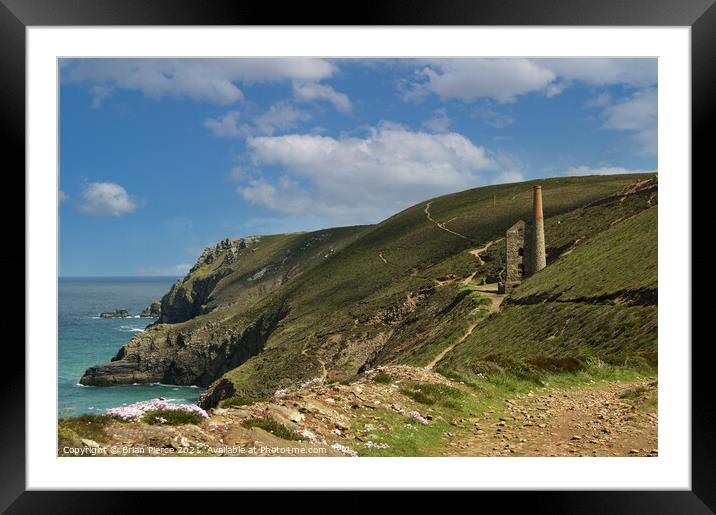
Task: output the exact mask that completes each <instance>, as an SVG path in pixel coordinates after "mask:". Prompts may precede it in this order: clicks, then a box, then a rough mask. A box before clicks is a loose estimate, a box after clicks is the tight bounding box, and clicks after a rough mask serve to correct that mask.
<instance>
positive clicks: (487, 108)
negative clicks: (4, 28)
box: [472, 102, 515, 129]
mask: <svg viewBox="0 0 716 515" xmlns="http://www.w3.org/2000/svg"><path fill="white" fill-rule="evenodd" d="M472 116H473V117H474V118H476V119H478V120H480V121H481V122H483V123H484V124H486V125H489V126H490V127H494V128H496V129H503V128H505V127H507V126H508V125H511V124H512V123H513V122H514V121H515V120H514V118H513V117H512V116H511V115H509V114H507V113H503V112H501V111H498V110H496V109H494V108H493V107H492V105H491V104H490V103H489V102H487V103H485V104H484V105H482V106H479V107H476V108H475V109H473V111H472Z"/></svg>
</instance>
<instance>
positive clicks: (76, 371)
mask: <svg viewBox="0 0 716 515" xmlns="http://www.w3.org/2000/svg"><path fill="white" fill-rule="evenodd" d="M175 280H176V279H175V278H171V277H169V278H167V277H157V278H154V277H151V278H150V277H131V278H81V279H80V278H71V279H70V278H62V279H60V282H59V349H58V351H59V360H58V404H57V407H58V416H73V415H79V414H81V413H104V411H105V410H106V409H107V408H112V407H115V406H121V405H124V404H131V403H133V402H137V401H143V400H151V399H156V398H158V397H164V398H165V399H167V400H168V401H171V402H176V403H194V402H196V401H197V400H198V399H199V394H200V393H201V392H202V391H203V389H202V388H198V387H189V386H173V385H160V384H152V385H127V386H110V387H94V386H80V385H79V380H80V377H82V374H83V373H84V371H85V370H86V369H87V368H88V367H90V366H92V365H96V364H98V363H106V362H108V361H109V360H110V359H111V358H112V356H114V355H115V354H116V353H117V351H118V350H119V348H120V347H121V346H122V345H123V344H125V343H127V342H128V341H129V340H130V338H131V337H132V336H133V335H135V334H137V332H138V331H142V330H143V329H144V328H145V327H146V326H147V325H149V324H151V323H152V322H154V319H151V318H138V317H137V318H106V319H102V318H99V314H100V313H101V312H102V311H113V310H115V309H126V310H128V311H129V313H130V314H132V315H138V314H139V312H140V311H142V309H144V308H145V307H147V306H148V305H149V303H150V302H151V301H153V300H155V299H158V298H160V297H161V296H162V295H164V294H165V293H166V292H167V291H168V290H169V287H170V286H171V285H172V283H173V282H174V281H175Z"/></svg>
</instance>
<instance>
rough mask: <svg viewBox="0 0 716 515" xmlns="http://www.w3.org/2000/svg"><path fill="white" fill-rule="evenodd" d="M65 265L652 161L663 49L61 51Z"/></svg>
mask: <svg viewBox="0 0 716 515" xmlns="http://www.w3.org/2000/svg"><path fill="white" fill-rule="evenodd" d="M60 66H61V70H60V77H61V84H60V193H59V195H60V200H61V202H60V274H61V275H63V276H121V275H177V276H178V275H183V274H184V273H185V272H186V271H187V270H188V269H189V267H190V266H191V264H193V262H194V261H195V259H196V258H197V257H198V255H199V254H200V253H201V250H202V249H203V247H205V246H207V245H212V244H214V243H215V242H216V241H218V240H220V239H222V238H225V237H231V238H235V237H238V236H248V235H252V234H271V233H281V232H291V231H302V230H314V229H319V228H324V227H332V226H340V225H353V224H365V223H375V222H378V221H380V220H382V219H384V218H386V217H388V216H390V215H391V214H393V213H395V212H397V211H399V210H401V209H404V208H406V207H409V206H411V205H413V204H415V203H417V202H420V201H421V200H424V199H426V198H430V197H434V196H437V195H441V194H445V193H450V192H454V191H461V190H464V189H468V188H473V187H477V186H482V185H488V184H495V183H501V182H515V181H521V180H528V179H534V178H539V177H554V176H562V175H590V174H604V173H629V172H638V171H652V170H656V167H657V156H656V146H657V139H656V127H657V61H656V59H432V60H413V59H393V60H388V59H383V60H325V59H317V58H289V59H73V60H63V61H61V63H60Z"/></svg>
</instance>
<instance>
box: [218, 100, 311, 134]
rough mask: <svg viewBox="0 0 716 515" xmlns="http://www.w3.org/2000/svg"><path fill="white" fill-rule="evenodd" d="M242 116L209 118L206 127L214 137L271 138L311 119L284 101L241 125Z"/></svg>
mask: <svg viewBox="0 0 716 515" xmlns="http://www.w3.org/2000/svg"><path fill="white" fill-rule="evenodd" d="M240 118H241V115H240V113H239V112H238V111H229V112H228V113H226V114H224V115H223V116H222V117H220V118H208V119H206V120H205V121H204V127H206V128H207V129H209V130H210V131H211V132H213V133H214V136H218V137H224V138H232V137H247V136H251V135H267V136H271V135H273V134H274V133H276V132H284V131H287V130H289V129H294V128H296V127H298V125H299V123H300V122H305V121H308V120H310V119H311V115H310V114H309V113H308V112H306V111H303V110H301V109H297V108H296V107H294V106H293V105H291V104H290V103H289V102H286V101H282V102H277V103H276V104H274V105H272V106H271V107H269V108H268V109H267V110H266V111H265V112H263V113H262V114H260V115H257V116H254V117H253V118H252V119H251V120H250V121H249V122H247V123H243V124H239V119H240Z"/></svg>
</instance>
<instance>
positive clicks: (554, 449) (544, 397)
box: [445, 380, 658, 456]
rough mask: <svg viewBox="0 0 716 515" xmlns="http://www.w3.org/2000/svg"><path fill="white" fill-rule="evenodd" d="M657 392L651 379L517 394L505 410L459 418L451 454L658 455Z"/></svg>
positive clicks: (451, 445) (506, 403) (654, 382)
mask: <svg viewBox="0 0 716 515" xmlns="http://www.w3.org/2000/svg"><path fill="white" fill-rule="evenodd" d="M656 395H657V383H656V381H650V380H642V381H634V382H631V383H595V384H593V385H589V386H580V387H574V388H561V389H547V390H544V391H541V392H540V393H539V394H531V393H530V394H527V395H517V396H516V397H514V398H512V399H508V400H506V401H505V410H504V411H503V412H500V413H497V412H494V411H493V412H487V413H485V414H484V415H483V417H478V418H474V419H469V420H467V419H465V420H460V421H454V422H455V425H456V428H457V429H459V430H461V431H460V433H459V434H458V432H457V431H456V433H455V434H454V435H452V438H451V437H450V436H446V438H448V439H452V440H453V441H451V442H450V443H449V444H448V448H447V451H446V452H445V455H447V456H657V455H658V451H657V441H658V415H657V411H656V405H655V404H654V405H652V404H651V403H650V402H649V399H653V398H655V396H656ZM621 396H625V397H626V398H622V397H621ZM465 429H467V431H469V432H470V434H469V436H467V437H466V436H464V435H463V433H462V430H465Z"/></svg>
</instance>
